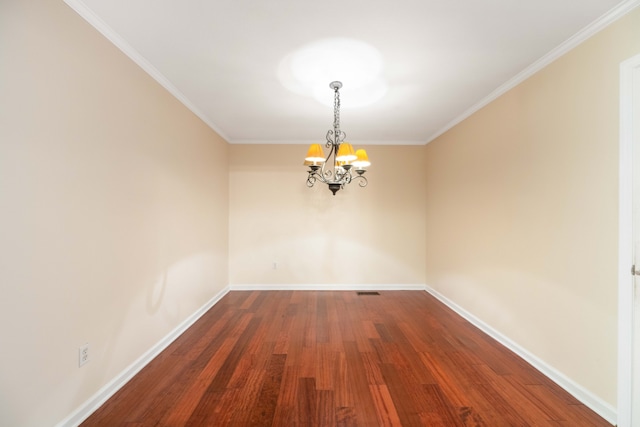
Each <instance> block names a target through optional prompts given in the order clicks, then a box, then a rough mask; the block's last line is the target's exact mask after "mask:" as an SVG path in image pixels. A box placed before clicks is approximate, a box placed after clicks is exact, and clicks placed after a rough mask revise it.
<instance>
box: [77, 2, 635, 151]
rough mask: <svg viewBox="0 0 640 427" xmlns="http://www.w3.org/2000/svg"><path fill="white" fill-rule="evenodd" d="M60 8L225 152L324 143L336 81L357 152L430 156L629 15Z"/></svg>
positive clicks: (455, 7)
mask: <svg viewBox="0 0 640 427" xmlns="http://www.w3.org/2000/svg"><path fill="white" fill-rule="evenodd" d="M66 1H67V3H68V4H69V5H70V6H71V7H72V8H74V9H75V10H76V11H77V12H78V13H80V14H81V15H82V16H83V17H84V18H85V19H87V20H88V21H89V22H90V23H91V24H92V25H94V26H95V27H96V28H97V29H98V30H99V31H101V32H102V33H103V34H104V35H105V36H107V38H109V39H110V40H111V41H112V42H114V43H115V44H116V45H117V46H118V47H120V48H121V49H122V50H123V51H124V52H125V53H126V54H128V55H129V56H130V57H131V58H132V59H133V60H134V61H136V62H137V63H138V64H139V65H141V66H142V67H143V68H144V69H145V70H146V71H147V72H149V73H150V74H151V75H152V76H153V77H154V78H156V80H158V81H159V82H160V83H161V84H162V85H164V86H165V87H166V88H167V89H168V90H169V91H170V92H171V93H173V94H174V95H175V96H176V97H177V98H178V99H180V100H181V101H182V102H183V103H184V104H185V105H187V106H188V107H189V108H190V109H191V110H192V111H194V112H195V113H196V114H197V115H198V116H199V117H200V118H202V119H203V120H204V121H205V122H206V123H207V124H209V126H211V127H212V128H213V129H214V130H216V131H217V132H218V133H220V134H221V136H223V137H224V138H225V139H226V140H227V141H229V142H230V143H305V144H306V143H308V142H311V141H315V142H323V141H324V135H325V134H326V132H327V130H329V129H331V127H332V124H333V107H332V96H333V92H332V90H331V89H330V88H329V83H330V82H331V81H333V80H341V81H342V82H343V84H344V87H343V89H342V90H341V91H340V93H341V105H342V109H341V114H340V116H341V128H342V130H343V131H345V132H346V133H347V137H348V138H347V139H348V140H349V141H350V142H353V143H354V144H358V145H366V144H391V145H392V144H425V143H427V142H429V141H430V140H431V139H433V138H434V137H435V136H437V135H439V134H440V133H442V132H444V131H446V130H447V129H448V128H449V127H451V126H452V125H453V124H455V123H457V122H458V121H460V120H461V119H463V118H464V117H466V116H468V115H469V114H470V113H471V112H473V111H475V110H477V109H478V108H480V107H481V106H482V105H484V104H486V103H487V102H488V101H489V100H491V99H493V98H495V97H496V96H497V95H499V94H500V93H502V92H504V91H505V90H507V89H508V88H509V87H512V86H514V85H515V84H517V83H518V82H519V81H521V80H523V79H524V78H525V77H526V76H528V75H530V74H532V73H533V72H535V71H536V70H537V69H539V68H541V67H542V66H544V65H545V64H547V63H549V62H550V61H551V60H553V59H555V58H556V57H557V56H558V55H560V54H561V53H563V52H565V51H566V50H568V49H569V48H571V47H573V46H575V45H576V44H577V43H579V42H580V41H582V40H583V39H585V38H586V37H588V36H589V35H591V34H593V33H594V32H595V31H596V30H598V29H600V28H602V27H603V26H604V25H606V23H608V22H610V21H612V20H613V19H615V18H616V17H618V16H620V15H621V14H622V13H624V12H625V11H626V10H625V8H626V9H629V8H630V5H637V3H638V2H637V1H629V0H627V1H624V2H620V1H619V0H535V1H532V0H530V1H525V0H483V1H478V0H395V1H393V2H392V1H389V0H367V1H365V0H340V1H338V0H323V1H305V0H278V1H258V0H254V1H249V0H66ZM327 49H328V50H327ZM314 94H315V95H316V96H314Z"/></svg>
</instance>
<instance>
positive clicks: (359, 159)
mask: <svg viewBox="0 0 640 427" xmlns="http://www.w3.org/2000/svg"><path fill="white" fill-rule="evenodd" d="M351 163H352V164H353V166H355V167H356V168H359V169H362V168H366V167H367V166H371V162H370V161H369V156H367V152H366V151H365V150H363V149H362V148H360V149H358V150H356V160H354V161H353V162H351Z"/></svg>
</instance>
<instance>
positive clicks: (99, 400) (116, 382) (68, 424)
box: [56, 286, 230, 427]
mask: <svg viewBox="0 0 640 427" xmlns="http://www.w3.org/2000/svg"><path fill="white" fill-rule="evenodd" d="M229 290H230V288H229V287H228V286H227V287H225V288H224V289H223V290H222V291H220V292H218V293H217V294H216V295H215V296H214V297H213V298H211V299H210V300H209V301H208V302H207V303H206V304H204V305H203V306H202V307H200V308H199V309H198V310H197V311H196V312H195V313H193V314H192V315H191V316H189V317H187V318H186V319H185V320H184V321H183V322H182V323H180V324H179V325H178V326H177V327H176V328H175V329H174V330H172V331H171V332H170V333H169V334H168V335H167V336H166V337H164V338H163V339H162V340H160V341H159V342H158V343H157V344H155V345H154V346H153V347H151V348H150V349H149V350H148V351H147V352H146V353H144V354H143V355H142V356H140V357H139V358H138V360H136V361H135V362H133V363H132V364H131V365H129V366H128V367H127V368H126V369H125V370H124V371H122V372H121V373H120V374H118V375H117V376H116V377H115V378H113V379H112V380H111V381H109V382H108V383H107V384H105V385H104V386H103V387H102V388H101V389H100V390H98V392H97V393H96V394H94V395H93V396H92V397H91V398H89V400H87V401H86V402H84V403H83V404H82V405H80V407H79V408H78V409H76V410H75V411H74V412H73V413H71V414H70V415H69V416H67V417H66V418H65V419H63V420H62V421H60V422H59V423H58V424H56V427H77V426H78V425H80V423H82V422H83V421H84V420H86V419H87V418H88V417H89V416H90V415H91V414H92V413H94V412H95V411H96V410H97V409H98V408H99V407H100V406H102V404H103V403H104V402H106V401H107V400H108V399H109V398H110V397H111V396H113V395H114V394H115V393H116V392H117V391H118V390H120V389H121V388H122V387H123V386H124V385H125V384H126V383H127V382H129V380H130V379H131V378H133V376H134V375H136V374H137V373H138V372H140V370H142V368H144V367H145V366H146V365H147V364H148V363H149V362H151V361H152V360H153V359H154V358H155V357H156V356H158V355H159V354H160V353H161V352H162V351H163V350H164V349H165V348H167V347H168V346H169V344H171V343H172V342H173V341H175V340H176V338H178V337H179V336H180V335H182V334H183V333H184V331H186V330H187V329H189V327H190V326H191V325H193V324H194V323H195V322H196V321H197V320H198V319H199V318H200V317H202V315H203V314H205V313H206V312H207V311H208V310H209V309H210V308H211V307H213V306H214V305H215V304H216V303H217V302H218V301H220V299H221V298H222V297H223V296H225V295H226V294H227V293H228V292H229Z"/></svg>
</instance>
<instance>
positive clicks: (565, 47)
mask: <svg viewBox="0 0 640 427" xmlns="http://www.w3.org/2000/svg"><path fill="white" fill-rule="evenodd" d="M638 6H640V0H627V1H624V2H622V3H620V4H619V5H617V6H616V7H614V8H613V9H611V10H609V12H607V13H605V14H604V15H603V16H601V17H600V18H598V19H596V20H595V21H593V22H592V23H591V24H589V25H587V26H586V27H584V28H583V29H582V30H580V31H578V32H577V33H575V34H574V35H573V36H571V37H570V38H569V39H567V40H565V41H564V42H563V43H562V44H560V45H559V46H557V47H555V48H554V49H553V50H551V51H550V52H549V53H547V54H546V55H544V56H543V57H542V58H540V59H538V60H537V61H536V62H534V63H533V64H531V65H529V66H528V67H527V68H525V69H524V70H522V71H521V72H520V73H518V74H516V75H515V76H514V77H512V78H511V79H510V80H508V81H506V82H505V83H504V84H502V85H501V86H499V87H498V88H497V89H495V90H494V91H493V92H491V93H490V94H489V95H487V96H486V97H484V98H482V99H481V100H480V101H479V102H478V103H476V104H474V105H473V106H472V107H471V108H469V109H468V110H466V111H465V112H464V113H462V114H461V115H459V116H458V117H456V118H455V119H453V120H452V121H450V122H449V123H447V124H446V125H445V126H444V127H443V128H442V129H440V130H439V131H437V132H436V133H434V134H433V135H432V136H431V137H430V138H429V139H427V142H426V143H425V144H428V143H430V142H431V141H433V140H434V139H436V138H437V137H439V136H440V135H442V134H443V133H445V132H446V131H448V130H449V129H451V128H453V127H454V126H455V125H457V124H458V123H460V122H462V121H463V120H464V119H466V118H468V117H469V116H471V115H472V114H474V113H475V112H477V111H478V110H480V109H481V108H482V107H484V106H486V105H487V104H489V103H491V102H492V101H495V100H496V99H497V98H499V97H500V96H502V95H503V94H505V93H506V92H508V91H509V90H511V89H513V88H514V87H516V86H517V85H519V84H520V83H522V82H523V81H525V80H526V79H528V78H529V77H531V76H532V75H534V74H535V73H537V72H538V71H540V70H542V69H543V68H544V67H546V66H547V65H549V64H551V63H552V62H553V61H555V60H556V59H558V58H560V57H561V56H562V55H564V54H565V53H567V52H569V51H570V50H571V49H574V48H575V47H577V46H578V45H580V44H581V43H582V42H584V41H586V40H587V39H589V38H590V37H591V36H593V35H595V34H597V33H598V32H600V31H602V30H603V29H605V28H606V27H607V26H609V25H610V24H612V23H614V22H615V21H617V20H618V19H620V18H622V17H623V16H624V15H626V14H627V13H629V12H631V11H632V10H633V9H635V8H636V7H638Z"/></svg>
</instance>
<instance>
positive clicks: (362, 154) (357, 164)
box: [304, 81, 371, 196]
mask: <svg viewBox="0 0 640 427" xmlns="http://www.w3.org/2000/svg"><path fill="white" fill-rule="evenodd" d="M329 87H330V88H331V89H333V92H334V95H333V130H331V129H330V130H329V131H328V132H327V136H326V138H327V143H326V144H325V147H327V148H328V149H329V155H328V156H327V157H326V158H325V156H324V152H323V151H322V144H311V146H310V147H309V151H308V152H307V157H305V159H304V165H305V166H309V170H308V171H307V172H308V173H309V175H308V176H307V187H313V185H314V184H315V183H316V182H317V181H320V182H322V183H324V184H327V185H328V186H329V190H331V192H332V193H333V195H334V196H335V195H336V193H337V192H338V190H340V189H341V188H344V186H345V185H347V184H350V183H351V181H354V180H356V179H357V180H359V183H358V185H360V187H366V186H367V184H368V181H367V178H365V177H364V173H365V172H366V170H365V168H366V167H367V166H369V165H371V163H370V162H369V158H368V157H367V152H366V151H365V150H363V149H359V150H355V151H354V149H353V147H352V146H351V144H349V143H348V142H345V141H344V139H345V137H346V136H347V135H346V134H345V133H344V132H342V131H341V130H340V88H341V87H342V83H341V82H337V81H336V82H331V84H329ZM331 158H333V166H331V165H327V163H329V159H331ZM352 171H355V172H356V174H357V175H353V174H352V173H351V172H352Z"/></svg>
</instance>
